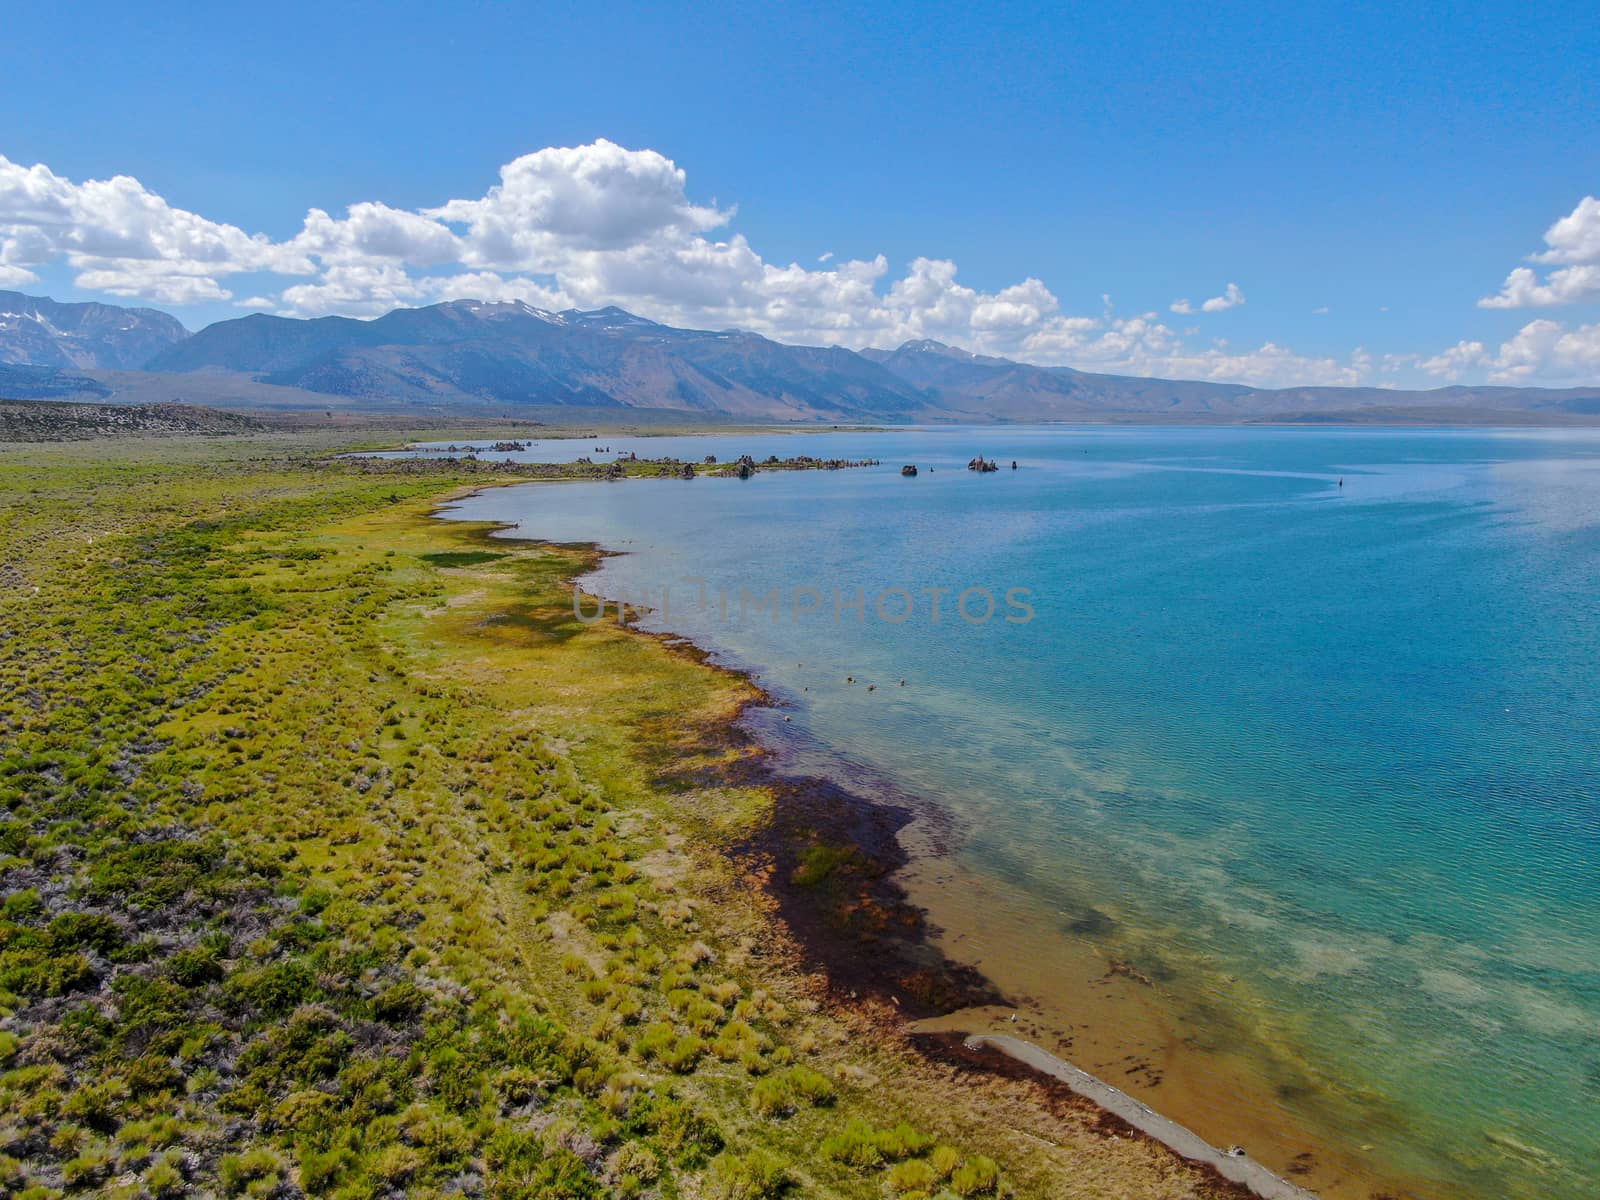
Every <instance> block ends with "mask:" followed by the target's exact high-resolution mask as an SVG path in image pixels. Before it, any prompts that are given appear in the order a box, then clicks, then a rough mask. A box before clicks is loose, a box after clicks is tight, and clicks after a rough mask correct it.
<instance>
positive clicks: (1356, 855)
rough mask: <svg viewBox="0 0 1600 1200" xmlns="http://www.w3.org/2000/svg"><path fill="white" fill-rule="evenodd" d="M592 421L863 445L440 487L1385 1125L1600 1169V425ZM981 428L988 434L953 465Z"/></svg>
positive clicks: (1468, 1167)
mask: <svg viewBox="0 0 1600 1200" xmlns="http://www.w3.org/2000/svg"><path fill="white" fill-rule="evenodd" d="M595 444H599V445H605V444H609V445H610V446H611V448H612V450H613V452H624V451H629V450H631V451H635V452H637V453H638V454H639V455H640V457H657V456H661V455H667V454H671V455H676V456H679V457H692V458H696V459H698V458H700V457H702V456H703V455H705V454H708V453H712V454H717V455H719V456H720V457H722V458H723V459H724V460H726V459H727V458H730V457H732V456H734V455H736V454H739V453H744V452H748V453H751V454H754V455H755V456H756V457H757V458H763V457H765V456H766V455H767V454H773V453H775V454H779V455H790V454H799V453H809V454H817V455H825V456H835V455H837V456H841V457H850V458H860V457H873V458H878V459H881V460H882V461H883V463H884V465H883V466H882V467H877V468H865V469H857V470H848V471H838V472H800V473H781V474H780V473H770V474H758V475H757V476H756V477H755V478H753V479H751V480H748V481H738V480H732V479H727V480H722V479H699V480H694V481H687V482H686V481H678V480H661V481H656V480H648V481H629V482H625V483H612V484H599V483H595V484H589V483H585V484H529V485H525V486H518V487H513V488H506V489H495V490H491V491H488V492H485V493H483V494H481V495H480V496H477V497H475V498H472V499H470V500H468V501H467V502H465V503H463V504H461V505H459V506H458V507H457V509H456V510H455V511H454V513H453V515H455V516H459V517H462V518H467V519H494V520H503V521H514V522H521V524H522V529H521V530H520V532H521V534H522V535H523V536H533V537H545V538H550V539H552V540H557V541H595V542H599V543H601V544H602V545H604V546H606V547H608V548H611V549H614V550H619V551H623V552H625V553H624V554H622V555H620V556H618V557H614V558H609V559H607V560H606V561H605V564H604V566H603V567H602V569H601V571H600V572H599V574H598V576H597V577H595V578H593V579H591V580H590V581H589V584H588V586H589V587H590V588H591V589H592V590H593V591H595V592H597V593H600V594H604V595H609V596H613V597H616V596H619V595H625V596H627V597H629V598H631V599H635V600H639V601H643V602H645V603H649V604H651V605H652V606H654V607H655V609H656V612H655V614H654V616H653V617H652V618H650V621H649V622H648V623H650V624H654V625H655V626H657V627H661V628H668V629H671V630H674V631H676V632H680V633H682V634H685V635H686V636H689V637H691V638H693V639H694V640H695V641H697V642H699V643H700V644H701V645H703V646H706V647H707V648H709V649H712V650H714V651H715V652H717V653H718V654H719V655H720V656H722V657H723V658H724V659H726V660H727V661H729V662H731V663H736V664H738V665H740V666H744V667H747V668H749V669H751V670H753V671H756V672H759V673H760V674H761V675H762V683H763V685H764V686H767V687H769V688H770V689H771V690H773V691H774V692H775V693H776V694H777V695H778V696H779V697H780V698H781V699H782V700H783V701H784V702H785V704H786V705H787V706H788V707H786V708H785V709H784V711H785V712H787V713H788V714H789V715H791V716H792V718H793V722H792V724H790V725H783V724H780V723H778V722H777V721H775V720H772V719H770V718H769V719H767V720H766V721H764V722H762V724H763V728H764V729H765V730H766V731H767V732H768V734H769V735H770V736H774V737H787V738H789V739H790V740H791V741H792V742H793V743H794V745H795V746H796V747H801V746H804V747H807V748H808V749H807V750H806V753H807V754H808V755H809V756H810V758H811V760H812V761H819V760H821V761H825V762H828V763H832V764H836V765H838V766H839V767H840V769H845V770H848V769H851V768H852V767H854V768H860V769H862V770H870V771H871V772H874V773H877V774H879V775H881V776H883V777H887V778H890V779H893V780H895V781H896V783H897V784H898V785H899V786H901V787H903V788H904V789H906V790H908V791H910V792H912V793H915V794H917V795H920V796H922V797H925V798H926V799H928V800H929V801H931V802H933V803H936V804H938V805H941V806H943V807H944V808H946V809H948V810H949V811H950V812H951V813H952V814H954V816H955V817H956V819H957V828H958V830H959V839H958V844H957V846H956V849H955V853H956V854H958V855H959V856H960V857H961V858H962V860H963V861H965V862H967V863H970V864H973V865H974V866H976V867H978V868H980V869H982V870H984V871H986V872H990V873H992V874H993V875H995V876H997V877H1000V878H1003V879H1005V880H1007V881H1009V882H1010V883H1011V884H1013V885H1015V886H1017V887H1019V888H1021V889H1025V890H1026V892H1027V894H1028V895H1030V896H1032V897H1035V898H1037V899H1038V900H1039V901H1040V902H1041V904H1045V905H1048V906H1050V907H1051V908H1053V909H1054V910H1056V911H1059V912H1061V913H1063V914H1065V917H1064V919H1063V921H1062V922H1061V923H1060V924H1059V925H1057V926H1054V927H1049V928H1041V929H1040V944H1041V952H1048V947H1049V945H1050V944H1051V940H1052V939H1056V938H1064V937H1070V936H1074V935H1073V934H1072V933H1071V931H1070V929H1069V928H1068V926H1069V925H1070V924H1071V918H1072V917H1073V914H1080V915H1081V914H1087V913H1088V912H1089V910H1090V908H1091V907H1092V908H1093V909H1094V910H1095V911H1096V912H1098V913H1101V914H1105V915H1106V921H1103V922H1101V924H1102V925H1108V928H1109V932H1107V931H1106V930H1105V929H1102V930H1100V931H1099V933H1100V934H1101V935H1102V936H1110V937H1113V938H1116V939H1119V940H1120V941H1121V942H1122V943H1124V944H1125V945H1126V946H1127V947H1128V948H1129V949H1130V952H1132V953H1133V954H1134V956H1135V958H1136V960H1138V961H1142V962H1145V963H1156V964H1158V965H1159V966H1160V967H1161V969H1162V970H1163V971H1164V972H1166V973H1167V976H1168V977H1170V986H1171V987H1173V988H1174V989H1178V990H1182V989H1185V988H1187V989H1189V990H1190V991H1191V993H1192V994H1194V995H1196V996H1200V995H1209V996H1211V997H1213V998H1216V997H1223V998H1224V1001H1226V999H1227V998H1228V997H1230V996H1237V997H1238V999H1239V1007H1240V1009H1241V1010H1242V1011H1246V1012H1248V1013H1249V1021H1250V1023H1251V1026H1252V1032H1253V1034H1254V1035H1256V1036H1259V1039H1260V1041H1261V1043H1262V1044H1263V1045H1269V1044H1271V1045H1278V1046H1286V1047H1292V1048H1293V1051H1294V1054H1295V1056H1296V1057H1297V1058H1299V1059H1303V1060H1304V1064H1306V1070H1307V1071H1308V1072H1309V1078H1310V1080H1311V1081H1312V1082H1313V1083H1314V1084H1317V1085H1319V1086H1321V1087H1322V1088H1323V1089H1324V1090H1325V1092H1326V1093H1327V1095H1325V1096H1324V1097H1322V1098H1321V1099H1322V1100H1326V1099H1327V1098H1328V1097H1329V1096H1332V1095H1333V1094H1334V1093H1336V1092H1337V1093H1338V1099H1339V1100H1340V1102H1342V1103H1344V1104H1345V1106H1346V1110H1347V1111H1346V1112H1345V1115H1344V1117H1343V1118H1342V1119H1343V1121H1344V1122H1345V1124H1346V1125H1347V1126H1349V1127H1350V1128H1349V1129H1347V1132H1348V1134H1349V1135H1350V1136H1353V1137H1361V1138H1363V1139H1364V1140H1365V1141H1366V1142H1368V1143H1370V1144H1375V1145H1377V1146H1379V1147H1380V1149H1381V1152H1382V1153H1383V1154H1384V1155H1385V1156H1386V1157H1387V1158H1388V1159H1389V1160H1391V1161H1393V1162H1395V1163H1397V1164H1398V1165H1400V1166H1402V1167H1404V1168H1405V1169H1406V1170H1409V1171H1414V1172H1418V1173H1420V1174H1423V1175H1426V1176H1430V1177H1433V1178H1437V1179H1440V1180H1445V1181H1449V1182H1450V1183H1452V1184H1454V1185H1457V1186H1464V1187H1465V1188H1467V1189H1468V1190H1470V1191H1471V1192H1472V1193H1474V1194H1480V1195H1483V1196H1499V1195H1517V1196H1529V1197H1531V1196H1541V1197H1544V1196H1557V1197H1560V1196H1574V1197H1577V1196H1592V1195H1595V1194H1597V1193H1600V1188H1597V1187H1596V1186H1595V1181H1596V1180H1600V431H1485V430H1443V429H1441V430H1320V429H1240V428H1213V429H1195V428H1104V427H1089V428H1061V427H1055V428H1049V429H1021V428H1005V429H981V430H979V429H974V430H967V431H951V430H939V431H896V432H890V433H842V432H841V433H825V434H814V435H805V436H803V437H801V436H797V435H784V434H774V435H732V436H719V437H696V438H648V439H645V438H632V439H627V438H615V437H613V438H601V439H600V440H599V442H598V443H587V442H586V443H581V444H578V445H577V447H576V448H575V449H574V448H573V444H571V443H568V444H556V443H552V442H544V443H541V444H540V445H539V446H537V447H535V448H533V449H532V450H530V451H529V452H528V453H527V454H526V455H525V457H530V458H540V459H549V460H558V459H559V460H565V459H570V458H572V457H575V456H576V455H577V454H580V453H589V454H591V455H592V453H593V445H595ZM980 452H981V453H983V454H985V455H987V456H989V457H991V458H994V459H997V460H999V461H1000V462H1001V465H1002V467H1003V468H1004V469H1002V470H1001V471H999V472H997V473H994V474H978V473H975V472H969V471H967V470H965V469H964V467H965V464H966V462H967V460H968V459H969V458H970V457H972V455H974V454H977V453H980ZM486 456H487V455H486ZM595 457H605V456H603V455H598V456H595ZM1013 459H1015V460H1017V461H1018V462H1019V464H1020V466H1019V469H1018V470H1016V471H1012V470H1010V469H1009V467H1010V463H1011V461H1012V460H1013ZM902 463H916V464H917V465H918V466H919V467H920V469H921V473H920V474H919V476H918V477H917V478H914V479H908V478H902V477H901V475H900V466H901V464H902ZM930 468H933V469H932V470H931V471H930ZM1341 479H1342V480H1343V486H1342V487H1341V486H1339V481H1340V480H1341ZM695 579H703V580H704V581H705V582H704V583H703V584H702V583H699V582H695V581H694V580H695ZM702 588H703V589H704V600H705V603H704V605H703V606H702V604H701V602H700V601H701V596H702ZM858 588H859V589H861V590H862V593H863V594H864V596H865V598H866V604H865V606H864V607H865V611H864V612H863V613H862V614H861V615H860V616H859V618H858V615H857V613H856V611H855V610H854V609H853V608H850V607H846V608H845V609H844V611H842V612H841V613H839V614H838V615H837V618H836V614H835V611H834V608H835V605H834V593H835V592H838V593H840V594H841V596H842V598H843V599H844V600H845V601H846V602H848V601H849V600H850V599H852V598H853V597H854V594H855V592H856V589H858ZM929 588H936V589H950V591H949V592H948V593H946V594H944V595H942V596H941V613H940V619H939V620H938V621H934V620H932V619H931V617H932V613H931V597H930V596H929V595H928V594H927V593H926V591H925V589H929ZM1019 588H1020V589H1026V594H1025V595H1024V594H1022V593H1013V600H1014V601H1018V602H1019V603H1014V604H1012V605H1010V606H1008V605H1007V603H1006V598H1005V597H1006V593H1007V591H1008V590H1009V589H1019ZM741 589H744V591H745V592H746V593H747V596H746V599H745V602H744V604H743V606H742V607H743V611H742V612H741V603H740V590H741ZM774 589H776V590H777V592H778V599H779V602H778V604H777V606H776V611H771V610H769V609H758V608H756V607H755V605H756V603H757V602H759V601H760V600H761V599H762V598H764V597H766V596H767V594H768V593H769V592H771V591H773V590H774ZM797 589H798V592H797ZM889 589H903V590H904V592H906V593H909V595H904V596H903V595H901V594H900V593H899V592H892V591H888V590H889ZM966 589H977V590H974V591H971V592H969V593H968V596H967V605H966V611H967V614H968V616H971V617H976V616H977V615H979V614H981V613H982V612H983V611H984V609H985V604H984V598H983V596H984V593H985V592H987V593H988V594H989V595H990V596H992V597H993V598H994V601H995V612H994V615H993V616H991V617H990V618H989V619H988V620H987V621H985V622H982V623H978V622H976V621H975V620H968V619H963V617H962V615H961V613H960V612H958V611H956V608H955V606H956V602H957V598H958V596H959V594H960V593H961V592H962V591H963V590H966ZM886 592H888V594H887V595H885V596H884V608H883V611H882V613H880V612H878V611H877V606H876V604H875V602H874V601H875V599H876V598H878V597H879V596H880V595H882V594H884V593H886ZM723 597H726V612H724V604H723ZM814 597H815V599H814ZM908 604H909V606H910V615H909V618H908V619H905V620H897V619H896V618H899V617H900V615H901V614H902V612H905V611H906V610H907V607H908ZM1020 604H1026V605H1028V606H1030V607H1031V619H1030V620H1020V619H1019V620H1014V621H1007V620H1006V619H1005V618H1006V617H1007V616H1008V615H1010V616H1012V617H1021V616H1023V615H1024V612H1023V609H1022V608H1021V607H1020ZM811 607H815V608H817V610H818V611H814V612H797V611H796V609H797V608H800V609H805V608H811ZM800 664H803V665H800ZM846 676H854V677H855V678H856V680H858V683H857V684H854V685H851V684H847V683H845V677H846ZM902 679H904V680H905V686H903V687H902V686H901V685H900V682H899V681H900V680H902ZM867 684H875V685H876V690H875V691H872V692H868V691H867V690H866V685H867ZM1335 1081H1344V1082H1342V1083H1336V1082H1335ZM1300 1102H1301V1101H1297V1100H1296V1099H1294V1098H1293V1097H1292V1096H1290V1097H1287V1098H1286V1099H1285V1103H1286V1104H1294V1103H1300ZM1318 1102H1319V1101H1317V1100H1311V1099H1308V1100H1305V1101H1304V1103H1306V1104H1308V1105H1310V1104H1314V1103H1318ZM1363 1122H1364V1123H1365V1125H1364V1126H1363V1127H1360V1128H1356V1126H1360V1125H1362V1123H1363Z"/></svg>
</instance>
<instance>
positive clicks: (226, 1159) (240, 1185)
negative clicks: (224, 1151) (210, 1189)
mask: <svg viewBox="0 0 1600 1200" xmlns="http://www.w3.org/2000/svg"><path fill="white" fill-rule="evenodd" d="M282 1170H283V1167H282V1164H281V1163H279V1161H278V1156H277V1155H276V1154H274V1153H273V1152H272V1151H271V1150H267V1149H256V1150H246V1151H245V1152H244V1153H243V1154H228V1155H224V1156H223V1159H222V1162H221V1164H220V1166H219V1167H218V1171H217V1174H218V1178H219V1179H220V1180H221V1183H222V1190H223V1191H224V1192H225V1193H227V1194H228V1195H230V1196H237V1195H239V1193H241V1192H243V1191H244V1190H245V1189H246V1188H247V1187H249V1186H250V1185H251V1184H252V1183H256V1182H258V1181H272V1180H276V1179H277V1178H278V1177H279V1175H280V1174H281V1172H282Z"/></svg>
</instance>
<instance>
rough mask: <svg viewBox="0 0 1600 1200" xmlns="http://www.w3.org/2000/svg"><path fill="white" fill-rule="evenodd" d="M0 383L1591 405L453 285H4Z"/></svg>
mask: <svg viewBox="0 0 1600 1200" xmlns="http://www.w3.org/2000/svg"><path fill="white" fill-rule="evenodd" d="M0 396H11V397H13V398H51V397H57V398H70V399H79V400H82V399H86V398H98V399H110V400H113V401H123V402H145V403H148V402H168V401H172V400H182V401H186V402H189V403H202V404H219V405H224V406H233V407H278V408H297V407H298V408H322V407H329V408H332V407H339V408H344V409H362V410H385V409H425V410H427V411H429V412H432V413H440V412H461V413H463V414H468V413H472V414H487V413H491V412H492V413H496V414H501V415H506V414H511V415H515V414H518V413H528V412H529V410H533V409H545V408H552V407H560V408H567V409H583V410H586V411H587V410H611V409H633V410H640V411H641V412H643V411H644V410H650V411H651V412H654V413H663V412H666V413H673V412H675V413H678V414H680V415H689V414H695V415H699V416H703V417H706V418H711V419H730V418H731V419H742V420H758V421H813V422H815V421H833V422H841V421H870V422H907V421H921V422H979V421H1053V420H1063V421H1091V420H1104V419H1134V420H1159V419H1162V418H1171V419H1184V420H1188V419H1197V420H1234V421H1243V420H1263V419H1267V420H1296V419H1302V420H1317V419H1320V420H1340V421H1354V420H1417V419H1424V418H1426V419H1450V418H1451V417H1452V416H1456V417H1461V418H1463V419H1466V418H1469V417H1475V418H1476V419H1488V418H1491V417H1494V416H1520V417H1521V418H1522V419H1529V418H1532V419H1541V420H1584V419H1592V418H1596V417H1600V386H1597V387H1592V388H1572V389H1564V390H1552V389H1544V388H1507V387H1449V388H1438V389H1433V390H1430V391H1400V390H1395V389H1387V388H1334V387H1305V388H1286V389H1260V388H1253V387H1249V386H1246V385H1243V384H1233V383H1215V382H1209V381H1199V380H1168V379H1147V378H1142V377H1135V376H1121V375H1104V374H1095V373H1091V372H1085V371H1077V370H1074V369H1072V368H1070V367H1041V366H1035V365H1032V364H1029V363H1022V362H1015V361H1012V360H1010V359H1005V358H995V357H990V356H985V355H977V354H971V353H969V352H967V351H965V350H960V349H957V348H955V347H953V346H947V345H944V344H943V343H940V342H936V341H929V340H922V341H911V342H907V343H905V344H904V345H902V346H900V347H898V348H897V349H894V350H872V349H869V350H863V351H859V352H857V351H851V350H846V349H843V348H839V347H816V346H792V345H786V344H784V343H782V342H776V341H773V340H771V339H770V338H765V337H761V336H759V335H757V334H752V333H741V332H737V331H721V332H713V331H708V330H698V329H680V328H676V327H674V326H670V325H663V324H659V323H657V322H655V321H650V320H647V319H646V318H644V317H640V316H635V315H634V314H632V313H628V312H624V311H623V310H622V309H619V308H601V309H594V310H577V309H569V310H567V311H565V312H549V311H546V310H544V309H538V308H534V307H532V306H530V305H527V304H524V303H521V302H517V301H510V302H499V303H490V302H483V301H474V300H456V301H450V302H446V303H442V304H435V305H430V306H428V307H426V308H400V309H395V310H394V311H393V312H390V313H387V314H386V315H384V316H381V317H378V318H376V319H374V320H369V321H363V320H354V319H351V318H348V317H321V318H316V319H311V320H299V319H294V318H289V317H277V316H268V315H265V314H254V315H251V316H247V317H242V318H239V319H237V320H229V321H219V322H217V323H216V324H214V325H210V326H208V327H206V328H205V329H202V330H200V331H199V332H198V333H194V334H190V333H189V332H188V331H187V330H185V329H184V327H183V326H182V325H181V324H180V323H179V322H178V321H177V320H176V319H174V318H173V317H171V316H168V315H167V314H165V313H162V312H158V311H156V310H153V309H147V308H118V307H115V306H112V305H105V304H58V303H56V302H55V301H52V300H46V299H40V298H37V297H30V296H24V295H21V294H20V293H16V292H0ZM529 415H531V413H530V414H529Z"/></svg>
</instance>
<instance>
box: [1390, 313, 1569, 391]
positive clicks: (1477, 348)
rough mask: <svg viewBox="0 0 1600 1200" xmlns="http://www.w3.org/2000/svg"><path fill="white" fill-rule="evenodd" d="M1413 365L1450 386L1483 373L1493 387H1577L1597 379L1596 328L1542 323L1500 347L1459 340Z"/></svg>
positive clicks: (1531, 323) (1529, 326)
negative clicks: (1513, 385)
mask: <svg viewBox="0 0 1600 1200" xmlns="http://www.w3.org/2000/svg"><path fill="white" fill-rule="evenodd" d="M1417 365H1418V366H1419V367H1420V368H1421V369H1422V370H1424V371H1426V372H1428V373H1429V374H1430V375H1435V376H1438V377H1439V378H1442V379H1446V380H1451V381H1455V380H1458V379H1461V378H1463V377H1466V376H1470V375H1474V374H1476V373H1479V372H1482V373H1484V374H1485V375H1487V377H1488V378H1489V380H1490V381H1491V382H1494V383H1504V384H1517V385H1527V384H1538V385H1546V386H1552V387H1562V386H1568V387H1570V386H1580V385H1582V384H1585V383H1589V382H1592V381H1593V380H1594V379H1595V378H1596V377H1597V376H1600V323H1597V324H1593V325H1577V326H1568V325H1564V324H1562V323H1561V322H1560V321H1551V320H1549V319H1543V318H1542V319H1540V320H1537V321H1529V322H1528V323H1527V324H1526V325H1524V326H1523V327H1522V328H1521V329H1519V330H1517V332H1516V333H1514V334H1513V335H1512V336H1511V337H1509V338H1507V339H1506V340H1505V341H1504V342H1502V343H1501V344H1500V345H1499V347H1498V348H1495V349H1492V350H1491V349H1490V348H1489V347H1488V346H1487V345H1485V344H1484V343H1483V342H1481V341H1461V342H1457V343H1456V344H1455V345H1454V346H1451V347H1450V348H1449V349H1448V350H1445V351H1442V352H1441V353H1439V354H1436V355H1434V356H1433V357H1431V358H1426V359H1423V360H1422V361H1421V362H1419V363H1418V364H1417Z"/></svg>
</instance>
